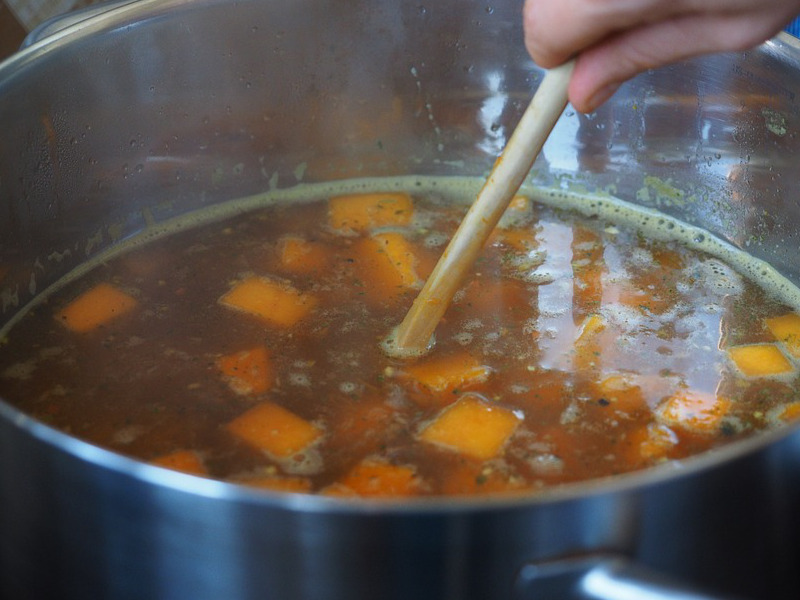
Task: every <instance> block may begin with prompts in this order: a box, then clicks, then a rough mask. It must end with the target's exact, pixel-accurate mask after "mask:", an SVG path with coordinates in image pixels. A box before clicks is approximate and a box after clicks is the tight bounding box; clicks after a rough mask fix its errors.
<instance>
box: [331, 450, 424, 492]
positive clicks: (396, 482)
mask: <svg viewBox="0 0 800 600" xmlns="http://www.w3.org/2000/svg"><path fill="white" fill-rule="evenodd" d="M338 483H339V485H340V486H344V488H345V489H346V490H352V491H353V492H355V493H356V494H358V495H359V496H364V497H369V498H390V497H405V496H415V495H417V494H418V493H419V492H420V490H421V482H420V479H419V477H418V475H417V472H416V471H415V470H414V469H413V468H412V467H410V466H406V465H393V464H390V463H388V462H385V461H383V460H379V459H376V458H367V459H365V460H363V461H361V462H360V463H359V464H357V465H356V466H355V467H353V468H352V469H351V470H350V471H349V472H348V473H347V474H346V475H345V476H344V477H342V479H340V480H339V481H338ZM337 487H338V486H337ZM338 492H339V493H338V494H337V495H347V494H346V493H342V492H344V490H341V488H339V489H338Z"/></svg>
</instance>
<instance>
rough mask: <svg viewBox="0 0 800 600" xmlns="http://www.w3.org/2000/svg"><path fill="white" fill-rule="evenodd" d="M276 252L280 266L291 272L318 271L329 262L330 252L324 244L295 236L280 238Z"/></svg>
mask: <svg viewBox="0 0 800 600" xmlns="http://www.w3.org/2000/svg"><path fill="white" fill-rule="evenodd" d="M278 252H279V254H280V261H281V266H282V267H283V268H284V269H286V270H287V271H291V272H292V273H300V274H308V273H319V272H321V271H323V270H324V269H325V268H326V267H327V266H328V264H329V262H330V252H329V251H328V249H327V248H326V247H325V245H324V244H321V243H319V242H311V241H308V240H306V239H303V238H300V237H296V236H287V237H285V238H283V239H281V240H280V242H278Z"/></svg>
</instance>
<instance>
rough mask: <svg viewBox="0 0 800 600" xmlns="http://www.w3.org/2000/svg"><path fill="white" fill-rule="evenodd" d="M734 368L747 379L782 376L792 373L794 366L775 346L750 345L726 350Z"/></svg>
mask: <svg viewBox="0 0 800 600" xmlns="http://www.w3.org/2000/svg"><path fill="white" fill-rule="evenodd" d="M728 356H730V358H731V360H732V361H733V363H734V364H735V365H736V367H737V368H738V369H739V370H740V371H741V372H742V374H743V375H745V376H747V377H767V376H770V375H783V374H786V373H791V372H792V371H794V366H793V365H792V363H791V362H790V361H789V359H788V358H786V356H784V354H783V352H781V351H780V349H779V348H778V347H777V346H776V345H775V344H750V345H747V346H733V347H731V348H728Z"/></svg>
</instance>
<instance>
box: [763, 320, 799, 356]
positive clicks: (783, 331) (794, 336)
mask: <svg viewBox="0 0 800 600" xmlns="http://www.w3.org/2000/svg"><path fill="white" fill-rule="evenodd" d="M767 329H769V330H770V331H771V332H772V335H774V336H775V339H777V340H778V341H779V342H781V343H782V344H783V346H784V348H786V350H787V352H789V354H791V355H792V356H794V357H795V358H800V315H798V314H797V313H787V314H785V315H781V316H780V317H773V318H771V319H767Z"/></svg>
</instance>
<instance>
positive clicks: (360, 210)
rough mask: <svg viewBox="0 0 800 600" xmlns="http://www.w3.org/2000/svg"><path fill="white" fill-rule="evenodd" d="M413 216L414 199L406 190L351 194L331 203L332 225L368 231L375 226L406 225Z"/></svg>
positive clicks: (333, 199) (351, 229)
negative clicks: (404, 191)
mask: <svg viewBox="0 0 800 600" xmlns="http://www.w3.org/2000/svg"><path fill="white" fill-rule="evenodd" d="M413 216H414V203H413V201H412V199H411V196H409V195H408V194H405V193H384V194H349V195H345V196H335V197H333V198H331V199H330V202H329V203H328V217H329V222H330V225H331V227H333V228H334V229H344V230H350V231H365V230H367V229H372V228H375V227H388V226H404V225H408V224H409V223H410V222H411V218H412V217H413Z"/></svg>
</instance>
